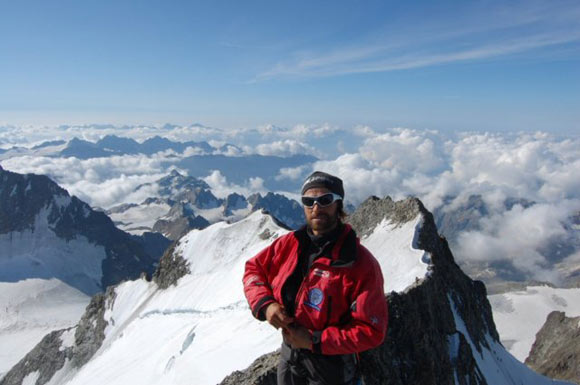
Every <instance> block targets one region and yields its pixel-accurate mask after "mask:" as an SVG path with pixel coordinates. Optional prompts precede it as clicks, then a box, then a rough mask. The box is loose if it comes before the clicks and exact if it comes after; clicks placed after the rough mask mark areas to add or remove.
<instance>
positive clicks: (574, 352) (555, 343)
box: [526, 311, 580, 384]
mask: <svg viewBox="0 0 580 385" xmlns="http://www.w3.org/2000/svg"><path fill="white" fill-rule="evenodd" d="M526 364H527V365H528V366H529V367H530V368H532V369H534V370H535V371H537V372H538V373H541V374H543V375H546V376H548V377H552V378H557V379H560V380H568V381H572V382H574V383H576V384H580V317H574V318H569V317H566V315H565V313H563V312H559V311H554V312H552V313H550V314H549V315H548V318H547V320H546V323H545V324H544V326H542V328H541V329H540V331H539V332H538V333H537V334H536V341H535V342H534V345H533V346H532V349H531V351H530V355H529V357H528V358H526Z"/></svg>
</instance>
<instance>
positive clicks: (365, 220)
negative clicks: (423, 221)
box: [347, 196, 420, 238]
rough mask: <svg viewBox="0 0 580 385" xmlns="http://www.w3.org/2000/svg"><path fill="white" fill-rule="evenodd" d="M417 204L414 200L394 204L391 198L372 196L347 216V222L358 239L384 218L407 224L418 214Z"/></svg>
mask: <svg viewBox="0 0 580 385" xmlns="http://www.w3.org/2000/svg"><path fill="white" fill-rule="evenodd" d="M418 204H420V202H419V201H418V200H414V199H406V200H404V201H399V202H394V201H393V200H392V199H391V197H386V198H384V199H379V198H377V197H375V196H373V197H370V198H368V199H367V200H366V201H364V202H363V203H362V204H361V205H360V206H359V208H358V209H357V210H356V211H355V212H354V213H353V214H351V215H349V216H348V219H347V221H348V223H350V224H351V225H352V227H353V228H354V229H355V230H356V232H357V235H358V236H359V238H362V237H364V236H365V235H368V234H369V233H370V232H371V231H373V230H374V228H375V227H376V226H377V225H378V224H379V223H381V222H382V221H383V220H384V219H385V218H387V219H388V220H390V221H391V222H393V223H396V224H401V223H406V222H409V221H410V220H412V219H413V218H415V217H416V216H417V215H418V214H419V209H418Z"/></svg>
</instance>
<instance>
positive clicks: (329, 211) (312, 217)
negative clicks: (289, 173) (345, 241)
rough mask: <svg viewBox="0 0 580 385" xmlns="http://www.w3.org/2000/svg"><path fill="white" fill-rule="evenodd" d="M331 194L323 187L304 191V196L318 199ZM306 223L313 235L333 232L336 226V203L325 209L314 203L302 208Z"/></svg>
mask: <svg viewBox="0 0 580 385" xmlns="http://www.w3.org/2000/svg"><path fill="white" fill-rule="evenodd" d="M329 192H331V191H330V190H328V189H327V188H324V187H314V188H311V189H308V190H306V192H304V196H309V197H318V196H320V195H324V194H328V193H329ZM304 215H305V216H306V223H307V224H308V227H310V228H311V229H312V232H313V233H314V235H322V234H325V233H328V232H329V231H331V230H333V229H334V228H335V227H336V226H337V224H338V202H333V203H332V204H331V205H329V206H326V207H320V206H319V205H318V203H315V204H314V206H312V207H306V206H304Z"/></svg>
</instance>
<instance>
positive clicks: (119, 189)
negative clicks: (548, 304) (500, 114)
mask: <svg viewBox="0 0 580 385" xmlns="http://www.w3.org/2000/svg"><path fill="white" fill-rule="evenodd" d="M91 130H92V131H91V132H88V131H87V132H84V135H85V136H84V137H85V138H86V137H95V136H97V135H103V134H104V133H110V131H111V130H113V129H112V128H100V129H96V128H93V129H91ZM120 130H121V129H119V128H117V129H116V131H114V132H115V133H117V134H119V133H120ZM123 130H124V131H123V132H125V133H127V132H131V133H132V134H131V135H134V136H139V135H143V136H144V137H145V136H147V135H151V133H152V132H154V131H155V130H157V131H155V132H161V131H163V129H162V128H149V127H133V128H124V129H123ZM174 131H175V132H177V133H178V134H175V132H174ZM218 131H219V130H211V129H207V128H203V127H202V126H200V127H177V128H173V129H171V130H167V129H165V131H164V133H165V134H166V136H168V137H169V136H170V135H174V136H175V137H176V136H180V135H183V137H184V136H185V135H186V134H191V133H193V132H202V133H206V134H207V133H210V132H211V133H218V134H219V132H218ZM259 131H261V132H262V134H261V135H262V136H260V141H258V142H256V143H253V144H248V143H243V142H241V143H238V142H236V141H233V142H230V141H228V140H226V137H227V136H228V135H230V137H234V136H235V135H239V136H237V137H235V138H236V139H238V140H242V139H243V138H242V136H241V133H249V132H251V133H253V134H256V132H259ZM57 133H60V134H63V133H65V134H66V135H72V134H75V135H77V136H80V135H78V134H79V133H83V130H82V127H76V128H74V127H68V128H58V129H49V130H48V131H46V132H41V133H40V134H37V137H36V138H38V137H40V136H42V137H43V138H48V137H49V136H50V135H53V137H52V138H51V139H55V138H57V137H58V136H57V135H56V134H57ZM29 134H30V135H33V133H32V131H30V130H29V129H27V128H24V129H22V130H21V131H18V130H17V129H16V128H3V129H1V130H0V140H2V141H4V143H16V142H22V141H23V139H24V138H28V137H27V135H29ZM221 134H222V135H221V136H220V137H219V138H217V137H216V138H215V140H212V141H211V142H210V143H211V145H213V146H215V147H220V146H222V145H224V144H225V143H234V144H236V145H238V146H239V148H241V153H258V154H261V155H277V156H289V155H293V154H300V153H309V154H314V155H315V156H317V155H318V152H320V153H325V154H328V153H329V152H328V146H329V145H330V146H336V145H337V144H338V143H340V142H341V141H343V143H344V147H347V146H349V149H350V150H351V152H350V153H342V154H340V155H339V156H334V155H333V158H331V159H328V158H327V159H325V160H320V161H317V162H316V163H315V164H313V165H307V166H301V167H291V168H284V169H281V170H280V171H279V173H278V175H276V176H275V180H276V181H278V182H280V183H281V184H283V183H286V182H288V183H289V184H297V183H299V182H300V181H301V180H303V179H304V178H305V177H306V176H307V175H308V174H309V173H311V172H312V171H314V170H320V171H326V172H329V173H331V174H334V175H337V176H339V177H341V178H342V179H343V181H344V185H345V190H346V200H347V201H349V202H351V203H353V204H359V203H361V202H362V201H364V200H365V199H366V198H368V197H369V196H370V195H376V196H379V197H384V196H386V195H390V196H391V197H392V198H394V199H401V198H404V197H406V196H409V195H414V196H417V197H419V198H420V199H421V200H422V201H423V202H424V203H425V205H426V206H427V208H428V209H430V210H431V211H433V210H434V209H436V208H438V207H440V206H442V205H443V204H444V202H445V205H446V206H445V208H447V209H454V208H458V207H460V206H461V204H463V203H465V202H467V199H468V198H469V196H471V195H473V194H478V195H481V197H482V199H483V200H484V202H485V203H486V204H487V206H488V208H489V211H490V212H489V216H488V217H487V218H486V219H484V221H482V222H481V228H480V229H479V230H478V231H472V232H470V233H465V234H463V235H461V237H462V238H461V242H460V243H461V244H462V248H461V249H458V250H454V252H455V253H456V256H457V257H458V259H463V260H473V261H481V260H486V261H509V262H510V263H512V264H513V265H514V266H515V268H516V269H518V271H521V272H525V274H527V275H529V276H533V277H535V278H536V279H540V278H541V277H544V278H545V277H548V276H550V277H551V278H550V279H552V280H555V279H557V278H558V277H557V276H555V275H554V274H553V273H551V271H552V270H551V263H552V262H551V261H550V260H549V256H548V255H547V254H546V252H545V247H547V245H548V244H550V242H553V241H554V240H555V239H558V237H560V236H562V231H564V230H563V227H562V226H563V225H562V223H563V222H564V221H565V216H566V215H569V214H570V213H571V212H573V210H576V211H575V212H578V211H580V204H578V202H580V138H577V137H569V138H560V137H554V136H552V135H549V134H545V133H531V134H530V133H518V134H489V133H483V134H482V133H460V134H457V135H455V136H449V135H445V134H442V133H439V132H436V131H423V130H411V129H405V128H394V129H385V130H381V131H380V132H378V131H377V130H375V129H373V128H371V127H368V126H355V128H354V129H353V130H351V131H350V132H348V133H347V132H346V131H345V130H343V129H339V128H337V127H333V126H330V125H296V126H294V127H292V128H287V129H286V128H279V127H275V126H263V127H261V128H258V129H253V130H246V131H243V130H238V131H236V132H234V133H233V134H227V135H226V134H224V133H223V132H222V133H221ZM345 134H348V135H350V136H345ZM123 136H128V135H123ZM304 138H305V139H304ZM28 139H29V141H30V142H32V141H33V137H32V136H31V137H30V138H28ZM184 139H187V140H191V137H189V138H184ZM355 139H358V142H357V141H355ZM361 141H362V144H360V147H359V149H358V151H353V149H355V148H356V143H361ZM324 146H327V147H326V148H323V147H324ZM195 153H196V150H187V151H186V155H193V154H195ZM226 153H227V154H229V155H239V154H240V150H238V149H237V148H236V147H230V148H229V149H228V150H227V151H226ZM180 156H182V155H180V154H174V153H173V152H171V151H169V152H165V153H158V154H155V155H154V156H150V157H148V156H144V155H137V156H118V157H111V158H99V159H89V160H79V159H75V158H66V159H61V158H47V157H32V156H25V157H19V158H11V159H8V160H5V161H2V166H3V167H4V168H6V169H8V170H12V171H16V172H21V173H27V172H34V173H38V174H46V175H50V176H52V177H53V178H54V179H55V180H56V181H57V182H58V183H59V184H60V185H62V186H63V187H65V188H67V189H68V190H69V191H70V192H71V193H73V194H75V195H78V196H79V197H80V198H81V199H83V200H86V201H87V202H88V203H90V204H92V205H95V206H101V207H104V208H108V207H110V206H111V205H115V204H119V203H122V202H130V201H133V202H137V203H138V202H140V201H142V200H143V199H144V198H146V197H147V195H148V194H152V195H153V194H155V191H156V185H154V184H153V185H150V186H148V187H147V188H144V189H140V190H139V191H137V192H134V189H135V188H136V187H137V186H139V185H141V184H143V183H151V182H154V181H155V180H157V179H159V178H161V177H163V176H164V175H166V174H167V173H168V172H169V171H170V167H172V166H173V165H174V164H175V163H176V162H177V161H178V160H179V157H180ZM318 157H319V158H322V157H320V156H318ZM204 179H205V181H206V182H207V183H208V184H209V185H210V186H211V187H212V190H213V192H214V194H215V195H216V196H219V197H225V196H227V195H228V194H230V193H232V192H237V193H240V194H243V195H245V196H248V195H250V194H252V193H255V192H262V193H263V192H266V191H267V190H268V186H267V185H265V184H266V183H267V182H265V181H264V180H263V179H261V178H252V179H250V180H248V181H247V182H246V183H245V184H244V185H236V184H234V183H230V182H229V181H228V180H226V178H225V177H224V176H223V175H222V174H221V173H220V172H219V171H213V172H212V171H211V170H208V176H207V177H206V178H204ZM295 193H296V192H295V191H291V192H288V193H287V194H290V195H291V194H295ZM450 197H451V198H453V200H452V201H451V203H449V198H450ZM507 198H520V199H526V200H527V201H530V202H534V203H535V205H533V206H531V207H528V208H521V207H518V206H515V207H514V208H513V209H511V210H510V211H506V207H505V200H506V199H507ZM567 252H568V253H572V256H570V257H569V261H572V262H573V261H575V258H577V257H576V256H577V253H578V250H572V251H567ZM566 257H567V256H566V255H563V256H562V258H563V259H564V258H566Z"/></svg>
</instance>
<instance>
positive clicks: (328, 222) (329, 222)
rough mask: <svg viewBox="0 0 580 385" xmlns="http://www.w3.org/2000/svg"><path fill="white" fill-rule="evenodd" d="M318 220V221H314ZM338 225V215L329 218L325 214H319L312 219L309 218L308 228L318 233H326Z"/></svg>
mask: <svg viewBox="0 0 580 385" xmlns="http://www.w3.org/2000/svg"><path fill="white" fill-rule="evenodd" d="M316 219H318V220H316ZM337 224H338V215H335V216H330V215H328V214H325V213H320V214H318V215H317V216H316V217H314V218H310V220H309V221H308V226H309V227H310V228H311V229H312V230H313V231H316V232H318V233H326V232H328V231H330V230H332V229H334V228H335V227H336V225H337Z"/></svg>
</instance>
